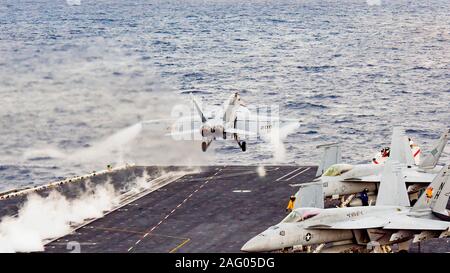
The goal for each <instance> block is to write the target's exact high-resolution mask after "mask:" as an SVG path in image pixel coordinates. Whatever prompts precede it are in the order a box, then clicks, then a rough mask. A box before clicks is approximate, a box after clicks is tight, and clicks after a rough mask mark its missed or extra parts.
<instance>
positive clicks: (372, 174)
mask: <svg viewBox="0 0 450 273" xmlns="http://www.w3.org/2000/svg"><path fill="white" fill-rule="evenodd" d="M448 136H449V130H446V131H445V132H444V133H442V135H441V137H440V138H439V140H438V141H437V143H436V144H435V145H434V147H433V149H432V150H431V151H430V152H429V153H427V154H425V156H424V157H422V160H421V162H420V163H419V164H418V165H415V162H414V158H413V155H412V153H411V148H410V145H409V140H408V138H407V137H406V136H405V134H404V132H403V130H402V129H400V128H394V132H393V135H392V142H391V150H390V157H389V159H392V160H395V161H397V162H399V163H400V164H401V166H402V173H403V175H404V181H405V183H407V184H408V185H409V186H410V187H409V190H408V192H417V191H418V190H419V189H420V188H423V187H425V186H426V185H427V184H429V183H430V182H431V181H432V180H433V179H434V177H435V176H436V174H437V173H438V172H439V171H440V169H441V168H442V167H441V166H438V165H437V163H438V161H439V158H440V156H441V154H442V151H443V150H444V148H445V146H446V144H447V142H448ZM324 149H325V153H324V157H323V160H322V163H321V164H320V166H319V169H318V171H317V175H318V178H316V179H314V180H313V181H312V183H322V184H323V187H324V191H323V193H324V197H334V198H337V197H339V196H344V195H349V194H354V193H359V192H361V191H363V190H366V191H368V192H371V193H372V192H376V191H377V189H378V186H379V182H380V177H381V173H382V171H383V169H384V164H358V165H351V164H344V163H341V154H340V148H339V146H338V145H337V144H332V145H325V146H324ZM298 186H300V189H299V191H301V190H302V187H303V186H306V184H300V185H298Z"/></svg>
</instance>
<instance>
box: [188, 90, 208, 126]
mask: <svg viewBox="0 0 450 273" xmlns="http://www.w3.org/2000/svg"><path fill="white" fill-rule="evenodd" d="M190 96H191V100H192V102H193V103H194V105H195V109H197V112H198V115H199V116H200V119H201V120H202V122H203V123H205V122H206V118H205V115H204V114H203V111H202V108H201V107H200V105H199V104H198V102H197V100H196V99H195V98H194V96H193V95H192V93H191V95H190Z"/></svg>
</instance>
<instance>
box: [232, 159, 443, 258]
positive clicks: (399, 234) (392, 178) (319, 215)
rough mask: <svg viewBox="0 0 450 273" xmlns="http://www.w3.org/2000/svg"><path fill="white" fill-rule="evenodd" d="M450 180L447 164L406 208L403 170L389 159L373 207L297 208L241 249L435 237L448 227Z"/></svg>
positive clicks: (255, 249)
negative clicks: (411, 205) (414, 201)
mask: <svg viewBox="0 0 450 273" xmlns="http://www.w3.org/2000/svg"><path fill="white" fill-rule="evenodd" d="M449 180H450V165H447V166H445V167H443V168H442V169H441V171H440V172H439V174H438V175H437V176H436V177H435V179H434V180H433V181H432V183H431V184H430V185H429V186H428V188H427V190H426V191H425V192H424V193H423V194H422V196H421V197H420V198H419V200H418V201H417V202H416V203H415V205H414V206H413V207H410V206H409V204H410V203H409V199H408V194H407V191H406V186H405V181H404V179H403V174H402V168H401V166H400V165H399V164H398V162H395V161H392V160H388V161H386V163H385V167H384V170H383V173H382V177H381V181H380V189H379V193H378V199H377V204H376V205H375V206H368V207H346V208H331V209H320V208H315V207H314V208H297V209H294V210H293V211H292V212H291V213H290V214H289V215H288V216H287V217H286V218H285V219H283V220H282V221H281V222H280V223H279V224H277V225H275V226H272V227H270V228H268V229H267V230H265V231H263V232H262V233H260V234H258V235H257V236H255V237H254V238H252V239H251V240H250V241H248V242H247V243H246V244H245V245H244V246H243V247H242V249H241V250H242V251H246V252H264V251H274V250H280V249H285V248H290V247H293V246H297V245H301V246H308V245H315V244H322V243H330V242H342V241H348V240H352V242H353V243H355V244H358V245H368V244H369V243H378V244H380V245H389V244H393V243H398V242H404V241H408V240H411V239H413V240H415V241H417V240H422V239H425V238H430V237H437V236H439V234H441V233H442V232H446V231H448V229H449V227H450V222H449V221H450V217H449V211H448V210H447V208H446V206H447V202H448V199H449V195H450V181H449ZM319 185H320V184H319Z"/></svg>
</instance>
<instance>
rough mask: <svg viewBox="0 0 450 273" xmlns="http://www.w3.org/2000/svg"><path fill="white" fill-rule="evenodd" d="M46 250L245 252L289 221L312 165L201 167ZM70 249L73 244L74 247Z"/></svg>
mask: <svg viewBox="0 0 450 273" xmlns="http://www.w3.org/2000/svg"><path fill="white" fill-rule="evenodd" d="M201 169H202V170H201V172H199V173H196V174H188V175H185V176H182V177H181V178H179V179H176V180H175V181H172V182H171V183H169V184H167V185H165V186H164V187H161V188H159V189H158V190H155V191H153V192H151V193H148V194H146V195H143V196H142V197H140V198H137V199H136V200H133V201H132V202H129V203H127V204H126V205H124V206H122V207H120V208H118V209H116V210H114V211H112V212H111V213H109V214H107V215H105V216H104V217H103V218H99V219H97V220H95V221H93V222H91V223H88V224H86V225H84V226H82V227H80V228H78V229H77V230H75V232H73V233H71V234H69V235H66V236H64V237H62V238H60V239H58V240H55V241H53V242H51V243H49V244H47V245H46V248H45V251H46V252H68V251H71V250H72V248H71V247H70V246H73V244H74V242H75V244H78V245H79V246H80V251H81V252H240V248H241V247H242V246H243V245H244V244H245V242H246V241H247V240H249V239H250V238H252V237H253V236H255V235H257V234H258V233H259V232H261V231H263V230H264V229H266V228H267V227H268V226H270V225H272V224H276V223H278V222H279V221H280V220H282V219H283V218H284V217H285V216H286V212H285V208H286V205H287V202H288V200H289V196H290V195H292V194H294V193H295V192H296V191H297V189H298V188H297V187H295V186H294V187H293V186H291V184H298V183H301V182H308V181H311V180H312V179H313V178H314V176H315V173H316V169H317V168H316V167H313V166H266V167H265V168H264V170H265V175H264V176H261V174H260V172H258V169H257V167H256V166H213V167H202V168H201ZM68 243H69V244H68Z"/></svg>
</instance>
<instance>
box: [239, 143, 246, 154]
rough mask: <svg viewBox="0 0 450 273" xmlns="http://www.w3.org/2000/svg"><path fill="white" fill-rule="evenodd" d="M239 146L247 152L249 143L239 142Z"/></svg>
mask: <svg viewBox="0 0 450 273" xmlns="http://www.w3.org/2000/svg"><path fill="white" fill-rule="evenodd" d="M238 145H239V147H241V149H242V151H243V152H245V151H246V150H247V143H246V142H245V141H238Z"/></svg>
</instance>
